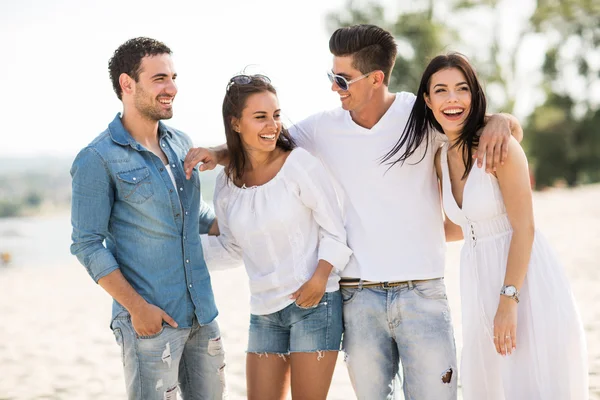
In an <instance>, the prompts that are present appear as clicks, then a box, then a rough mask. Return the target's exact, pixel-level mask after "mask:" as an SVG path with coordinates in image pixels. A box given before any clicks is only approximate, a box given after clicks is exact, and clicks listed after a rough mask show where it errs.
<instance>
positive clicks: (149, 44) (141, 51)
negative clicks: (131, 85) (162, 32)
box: [108, 37, 173, 100]
mask: <svg viewBox="0 0 600 400" xmlns="http://www.w3.org/2000/svg"><path fill="white" fill-rule="evenodd" d="M158 54H169V55H170V54H173V52H172V51H171V49H170V48H169V47H167V45H166V44H164V43H162V42H159V41H158V40H155V39H150V38H147V37H137V38H134V39H129V40H128V41H126V42H125V43H123V44H122V45H120V46H119V48H118V49H117V50H115V53H114V54H113V56H112V57H111V59H110V60H108V72H109V74H110V80H111V81H112V85H113V90H114V91H115V93H116V94H117V97H118V98H119V100H121V99H122V95H123V91H122V90H121V85H119V76H121V74H123V73H125V74H127V75H129V76H130V77H132V78H133V79H134V80H135V81H136V82H137V81H138V79H139V77H140V64H141V63H142V59H143V58H144V57H146V56H155V55H158Z"/></svg>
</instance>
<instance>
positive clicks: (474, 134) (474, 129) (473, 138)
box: [382, 53, 487, 179]
mask: <svg viewBox="0 0 600 400" xmlns="http://www.w3.org/2000/svg"><path fill="white" fill-rule="evenodd" d="M449 68H456V69H458V70H460V71H461V72H462V73H463V75H464V76H465V79H466V80H467V84H468V85H469V90H470V91H471V110H470V111H469V115H467V118H466V119H465V122H464V124H463V128H462V130H461V132H460V135H459V137H458V140H457V141H456V143H455V144H454V145H452V147H455V146H459V148H460V149H461V150H462V156H463V161H464V164H465V173H464V174H463V179H464V178H466V177H467V176H468V175H469V171H470V170H471V167H472V165H473V158H472V154H473V149H476V148H477V146H478V145H479V130H480V129H481V128H482V127H483V125H484V123H485V113H486V108H487V101H486V98H485V93H484V92H483V89H482V87H481V84H480V83H479V80H478V79H477V74H476V73H475V70H474V69H473V67H472V66H471V64H469V61H468V60H467V58H466V57H465V56H463V55H462V54H459V53H449V54H447V55H440V56H437V57H435V58H434V59H433V60H431V62H430V63H429V65H427V68H425V72H423V76H422V77H421V83H420V84H419V90H418V91H417V98H416V100H415V104H414V105H413V108H412V110H411V112H410V117H409V118H408V122H407V123H406V126H405V127H404V131H403V132H402V135H401V136H400V139H399V140H398V142H397V143H396V145H395V146H394V147H393V148H392V150H390V151H389V153H387V154H386V155H385V156H384V157H383V158H382V163H387V164H389V165H390V168H391V167H393V166H394V165H396V163H400V164H401V165H402V164H403V163H404V162H405V161H406V160H408V159H409V158H410V156H412V155H413V154H414V152H415V151H416V150H417V149H418V148H419V147H420V146H421V144H422V143H423V140H426V139H429V138H428V137H427V135H428V134H429V133H430V131H431V130H432V129H436V130H437V131H439V132H442V133H443V132H444V130H443V129H442V126H441V125H440V124H439V122H438V121H437V120H436V119H435V117H434V116H433V112H432V111H431V110H430V109H429V107H427V103H425V95H428V96H429V85H430V84H431V77H432V75H433V74H435V73H436V72H438V71H440V70H443V69H449ZM428 146H429V140H426V141H425V152H424V153H423V157H421V159H420V160H419V161H418V162H421V161H422V160H423V158H424V157H425V154H426V153H427V151H428Z"/></svg>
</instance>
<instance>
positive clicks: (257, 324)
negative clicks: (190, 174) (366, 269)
mask: <svg viewBox="0 0 600 400" xmlns="http://www.w3.org/2000/svg"><path fill="white" fill-rule="evenodd" d="M280 112H281V111H280V108H279V102H278V99H277V94H276V92H275V89H274V88H273V86H272V85H271V83H270V80H269V79H268V78H267V77H265V76H263V75H237V76H234V77H233V78H232V79H231V80H230V82H229V84H228V86H227V92H226V95H225V99H224V102H223V120H224V124H225V132H226V138H227V147H228V151H229V163H228V165H227V166H226V167H225V169H224V171H222V172H221V174H220V175H219V177H218V179H217V183H216V188H215V195H214V205H215V211H216V214H217V219H218V225H219V230H220V235H219V236H218V237H217V238H216V239H214V238H213V239H210V242H206V243H204V248H205V259H206V261H207V263H208V264H209V267H211V268H214V267H215V264H219V263H220V262H222V263H223V264H231V260H233V261H235V260H239V261H243V263H244V264H245V267H246V272H247V274H248V277H249V280H250V293H251V299H250V312H251V316H250V332H249V339H248V350H247V357H246V363H247V365H246V376H247V389H248V398H249V399H285V398H287V395H288V391H289V388H290V386H291V391H292V396H293V397H294V398H296V397H298V398H310V399H325V398H326V396H327V392H328V390H329V386H330V384H331V378H332V375H333V370H334V367H335V363H336V359H337V355H338V351H339V349H340V342H341V336H342V331H343V324H342V300H341V295H340V292H339V284H338V281H339V276H338V274H339V272H340V271H341V270H343V269H344V268H345V266H346V264H347V263H348V260H349V258H350V255H351V254H352V251H351V250H350V249H349V248H348V246H347V244H346V232H345V229H344V224H343V220H342V215H341V210H340V207H339V205H338V200H337V196H336V192H335V190H334V185H333V182H332V180H331V179H330V177H329V175H328V173H327V171H326V170H325V168H324V167H323V166H322V165H321V163H320V161H319V160H318V159H316V158H315V157H313V156H312V155H310V154H309V153H308V152H307V151H305V150H303V149H300V148H296V146H295V143H294V141H293V139H292V138H291V136H290V135H289V134H288V132H287V130H286V129H285V128H284V127H283V125H282V122H281V119H280ZM193 151H194V150H192V152H193ZM216 249H217V250H218V251H215V250H216ZM216 267H218V265H216ZM269 355H274V356H272V357H269ZM290 381H291V383H290Z"/></svg>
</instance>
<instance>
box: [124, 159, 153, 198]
mask: <svg viewBox="0 0 600 400" xmlns="http://www.w3.org/2000/svg"><path fill="white" fill-rule="evenodd" d="M117 179H118V186H119V195H120V197H121V198H122V199H123V200H125V201H128V202H130V203H137V204H140V203H143V202H145V201H146V200H148V199H149V198H150V197H152V195H153V194H154V188H153V187H152V180H151V179H150V170H149V169H148V167H139V168H135V169H132V170H129V171H122V172H118V173H117Z"/></svg>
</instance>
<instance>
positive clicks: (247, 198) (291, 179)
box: [202, 148, 352, 315]
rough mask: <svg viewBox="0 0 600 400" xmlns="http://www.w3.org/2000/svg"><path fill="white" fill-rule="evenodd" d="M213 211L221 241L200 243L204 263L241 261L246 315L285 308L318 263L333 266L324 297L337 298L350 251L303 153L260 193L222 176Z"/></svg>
mask: <svg viewBox="0 0 600 400" xmlns="http://www.w3.org/2000/svg"><path fill="white" fill-rule="evenodd" d="M214 206H215V212H216V214H217V218H218V223H219V230H220V232H221V234H220V236H218V237H205V236H203V237H202V242H203V248H204V252H205V255H204V256H205V259H206V262H207V264H208V265H209V268H210V269H213V270H214V269H219V268H226V267H231V266H232V265H235V264H238V265H239V264H240V261H243V263H244V264H245V266H246V272H247V273H248V277H249V278H250V293H251V299H250V312H251V313H252V314H256V315H265V314H271V313H273V312H276V311H279V310H281V309H283V308H285V307H287V306H288V305H289V304H291V303H292V302H293V300H291V299H290V298H289V296H290V294H292V293H293V292H295V291H296V290H297V289H298V288H300V286H302V284H304V283H305V282H306V281H307V280H308V279H310V278H311V277H312V275H313V273H314V271H315V269H316V267H317V263H318V261H319V260H325V261H328V262H329V263H331V264H332V265H333V266H334V270H333V271H332V273H331V275H330V276H329V280H328V282H327V289H326V291H327V292H332V291H336V290H338V288H339V283H338V282H339V273H340V272H341V271H342V270H343V269H344V268H345V267H346V264H347V263H348V260H349V258H350V255H351V254H352V251H351V250H350V248H348V246H347V244H346V231H345V229H344V223H343V219H342V215H341V210H340V207H339V203H338V198H337V194H336V191H335V189H334V185H333V182H332V180H331V178H330V177H329V174H328V172H327V171H326V170H325V168H324V167H323V165H322V164H321V162H320V161H319V160H318V159H317V158H315V157H313V156H312V155H310V154H309V153H308V152H307V151H306V150H304V149H301V148H296V149H294V150H293V151H292V153H291V154H289V155H288V158H287V159H286V161H285V163H284V164H283V166H282V167H281V170H280V171H279V173H278V174H277V175H276V176H275V177H274V178H273V179H271V180H270V181H269V182H267V183H265V184H264V185H260V186H253V187H249V188H239V187H237V186H235V185H234V184H233V182H231V181H228V180H227V177H226V175H225V173H224V172H221V174H220V175H219V177H218V178H217V183H216V187H215V194H214ZM236 261H237V262H236Z"/></svg>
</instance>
